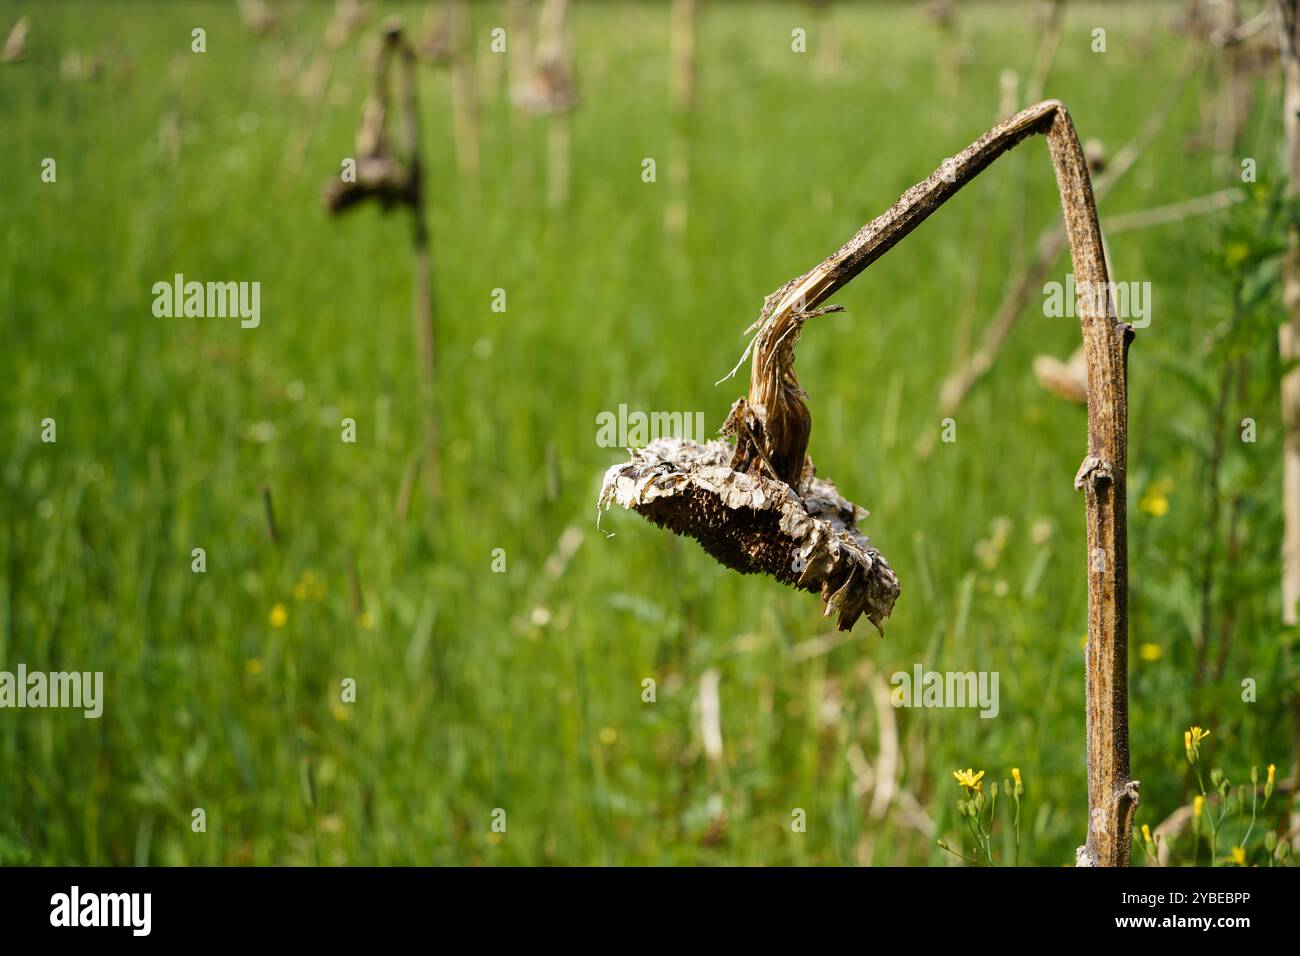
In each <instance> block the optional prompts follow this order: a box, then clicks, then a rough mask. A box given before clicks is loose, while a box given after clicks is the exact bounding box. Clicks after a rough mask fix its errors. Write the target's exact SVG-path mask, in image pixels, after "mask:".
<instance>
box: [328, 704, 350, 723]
mask: <svg viewBox="0 0 1300 956" xmlns="http://www.w3.org/2000/svg"><path fill="white" fill-rule="evenodd" d="M330 711H331V712H332V713H333V714H334V719H335V720H337V721H339V722H340V723H341V722H343V721H345V720H347V719H348V718H349V717H351V716H352V711H351V710H349V709H348V708H347V707H345V706H344V705H343V704H341V703H339V702H338V701H337V700H336V701H334V703H333V704H332V705H330Z"/></svg>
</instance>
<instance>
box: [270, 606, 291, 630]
mask: <svg viewBox="0 0 1300 956" xmlns="http://www.w3.org/2000/svg"><path fill="white" fill-rule="evenodd" d="M267 620H269V621H270V622H271V626H272V627H284V622H285V621H287V620H289V612H288V611H286V610H285V609H284V605H283V604H277V605H276V606H275V607H273V608H271V613H270V614H269V615H268V616H267Z"/></svg>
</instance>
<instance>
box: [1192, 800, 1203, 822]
mask: <svg viewBox="0 0 1300 956" xmlns="http://www.w3.org/2000/svg"><path fill="white" fill-rule="evenodd" d="M1204 810H1205V798H1204V797H1202V796H1201V795H1200V794H1197V795H1196V799H1195V800H1193V801H1192V816H1194V817H1195V818H1196V819H1198V820H1199V819H1200V818H1201V813H1202V812H1203V811H1204Z"/></svg>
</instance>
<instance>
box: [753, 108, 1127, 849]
mask: <svg viewBox="0 0 1300 956" xmlns="http://www.w3.org/2000/svg"><path fill="white" fill-rule="evenodd" d="M1037 134H1041V135H1044V136H1046V137H1047V143H1048V147H1049V150H1050V152H1051V157H1052V166H1053V168H1054V170H1055V172H1056V184H1057V189H1058V190H1059V192H1060V195H1061V207H1062V210H1063V212H1064V217H1065V232H1066V239H1067V242H1068V245H1069V249H1070V258H1071V261H1072V263H1073V267H1074V277H1075V283H1076V286H1077V287H1078V288H1080V289H1086V290H1090V291H1093V292H1094V293H1095V294H1092V295H1084V296H1082V297H1081V298H1080V302H1079V322H1080V326H1081V329H1082V333H1083V348H1084V356H1085V359H1086V363H1087V369H1088V453H1087V456H1086V457H1085V458H1084V461H1083V464H1082V466H1081V467H1080V468H1079V471H1078V473H1077V474H1076V476H1075V487H1076V488H1077V489H1080V490H1082V491H1083V492H1084V500H1085V515H1086V522H1087V538H1088V644H1087V655H1086V662H1087V663H1086V672H1087V683H1086V697H1087V738H1088V837H1087V842H1086V844H1085V845H1084V846H1081V847H1079V849H1078V851H1077V854H1076V857H1077V862H1078V863H1079V864H1080V865H1085V866H1127V865H1128V862H1129V853H1130V848H1131V844H1132V827H1133V815H1134V813H1135V811H1136V809H1137V803H1138V791H1137V786H1138V785H1137V782H1136V781H1134V780H1132V779H1131V778H1130V776H1129V747H1128V540H1127V527H1128V523H1127V522H1128V519H1127V509H1126V506H1125V490H1126V475H1127V470H1128V467H1127V466H1128V396H1127V370H1128V347H1129V343H1130V342H1131V341H1132V334H1133V333H1132V327H1131V326H1129V325H1127V324H1125V323H1121V322H1119V321H1118V320H1117V319H1116V318H1115V316H1114V314H1113V313H1114V309H1113V305H1112V300H1111V289H1110V282H1109V276H1108V275H1107V271H1106V257H1105V253H1104V251H1103V249H1102V240H1101V229H1100V227H1099V225H1098V223H1097V209H1096V204H1095V202H1094V199H1093V191H1092V182H1091V180H1090V178H1089V176H1088V166H1087V162H1086V161H1085V159H1084V155H1083V150H1082V148H1081V147H1080V145H1079V137H1078V135H1077V133H1076V132H1075V129H1074V124H1073V123H1072V122H1071V120H1070V114H1069V113H1068V112H1067V111H1066V109H1065V107H1064V106H1062V105H1061V103H1059V102H1058V101H1056V100H1046V101H1044V102H1042V103H1038V104H1037V105H1035V106H1031V107H1029V108H1028V109H1026V110H1023V111H1022V112H1020V113H1018V114H1016V115H1015V116H1012V117H1011V118H1010V119H1007V120H1005V121H1004V122H1002V123H999V124H998V125H997V126H995V127H994V128H993V129H991V130H989V131H988V132H987V133H985V134H984V135H983V136H981V137H980V138H979V139H978V140H976V141H975V142H974V143H972V144H971V145H970V146H968V147H967V148H966V149H964V150H962V152H960V153H959V154H957V155H956V156H954V157H952V158H951V159H949V160H946V161H945V162H944V163H943V165H942V166H941V167H940V168H939V169H937V170H936V171H935V172H934V173H932V174H931V175H930V177H929V178H928V179H926V180H924V181H923V182H920V183H917V184H916V185H915V186H913V187H912V188H911V189H909V190H908V191H907V192H905V193H904V194H903V195H902V196H901V197H900V198H899V200H898V201H897V202H896V203H894V205H893V206H892V207H890V209H889V210H887V211H886V212H884V213H883V214H881V215H880V216H877V217H876V218H875V219H873V220H872V221H871V222H869V223H867V224H866V225H865V226H863V227H862V228H861V229H860V230H859V231H858V232H857V234H856V235H854V236H853V238H852V239H850V240H849V241H848V242H847V243H845V244H844V245H843V246H842V247H841V248H840V249H839V251H838V252H836V253H835V254H834V255H832V256H830V257H829V258H827V259H826V260H825V261H823V262H822V263H821V264H820V265H817V266H816V267H814V268H813V269H811V270H810V271H808V272H806V273H804V274H803V275H801V276H797V277H795V278H794V279H791V280H790V281H789V282H787V283H786V284H785V285H783V286H782V287H781V288H779V289H777V290H776V291H775V292H773V293H772V294H771V295H769V296H768V297H767V298H766V300H764V303H763V310H762V312H761V314H760V316H759V319H758V321H757V322H755V323H754V325H753V326H751V327H750V331H753V330H754V329H757V330H758V331H757V334H756V335H755V336H754V339H753V340H752V341H751V343H750V347H749V348H748V349H746V352H745V356H742V358H741V362H742V363H743V362H744V359H745V357H746V356H748V355H749V352H750V350H751V349H752V351H753V360H752V364H751V372H750V382H749V391H748V394H747V395H746V396H745V397H744V398H742V399H741V400H739V401H738V402H737V403H736V406H735V408H733V412H732V416H731V418H730V419H729V422H728V425H729V428H730V430H731V431H732V432H734V433H735V434H736V436H737V442H736V451H735V457H734V459H733V464H732V467H733V468H734V469H735V470H737V471H747V472H749V473H751V474H761V473H763V472H764V470H766V471H767V472H768V473H770V474H771V476H772V477H775V478H778V479H780V480H782V481H785V482H786V483H787V484H789V485H790V486H791V487H792V488H794V489H795V490H796V491H799V490H800V488H801V487H802V486H803V485H804V483H805V481H806V479H807V476H808V475H809V474H810V473H811V472H810V468H809V463H808V462H807V460H806V455H805V451H806V448H807V443H808V437H809V434H810V431H811V420H810V417H809V413H808V410H807V406H806V405H805V404H804V401H803V397H804V394H805V393H804V392H803V391H802V390H801V389H800V387H799V382H798V379H797V378H796V377H795V374H794V347H795V344H796V343H797V341H798V338H799V334H800V332H801V331H802V326H803V322H804V321H805V320H806V319H808V318H810V317H812V316H813V315H817V314H820V312H822V311H826V310H825V309H822V310H818V309H817V306H818V305H820V304H821V303H822V302H824V301H825V300H826V299H828V298H830V297H831V296H832V295H834V294H835V293H836V292H837V291H838V290H840V289H841V288H843V287H844V286H845V285H847V284H848V283H849V282H850V281H852V280H853V279H854V278H855V277H856V276H857V275H858V274H859V273H861V272H862V271H863V270H864V269H866V268H867V266H869V265H871V264H872V263H873V262H875V261H876V260H877V259H879V258H880V257H881V256H883V255H884V254H885V253H886V252H888V251H889V250H890V249H892V248H893V247H894V246H895V245H896V244H897V243H898V242H900V241H901V240H902V239H903V238H904V237H905V236H907V235H908V234H909V233H910V232H912V230H914V229H915V228H916V227H917V226H919V225H920V224H921V223H922V222H924V221H925V220H926V219H927V218H929V216H930V214H931V213H933V212H934V211H935V210H936V209H938V208H939V207H940V206H942V205H943V204H944V203H945V202H947V201H948V200H949V199H951V198H952V196H953V195H954V194H955V193H956V192H957V191H958V190H959V189H961V188H962V187H963V186H964V185H966V184H967V183H968V182H970V181H971V180H972V179H974V178H975V177H976V176H977V175H979V174H980V173H981V172H983V171H984V170H985V169H986V168H987V167H988V166H989V165H990V164H991V163H992V162H993V161H994V160H995V159H997V158H998V157H999V156H1001V155H1002V154H1003V153H1006V152H1007V151H1009V150H1010V149H1012V148H1013V147H1014V146H1016V145H1017V144H1019V143H1020V142H1022V141H1023V140H1025V139H1027V138H1028V137H1030V136H1033V135H1037ZM737 368H739V366H737ZM733 374H734V373H733Z"/></svg>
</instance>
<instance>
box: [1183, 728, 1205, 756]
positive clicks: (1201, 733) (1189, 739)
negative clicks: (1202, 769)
mask: <svg viewBox="0 0 1300 956" xmlns="http://www.w3.org/2000/svg"><path fill="white" fill-rule="evenodd" d="M1208 736H1210V732H1209V731H1208V730H1202V729H1201V728H1200V727H1192V728H1191V729H1189V730H1184V731H1183V750H1184V751H1186V753H1187V762H1188V763H1196V761H1197V760H1199V759H1200V757H1201V741H1202V740H1204V739H1205V738H1206V737H1208Z"/></svg>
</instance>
